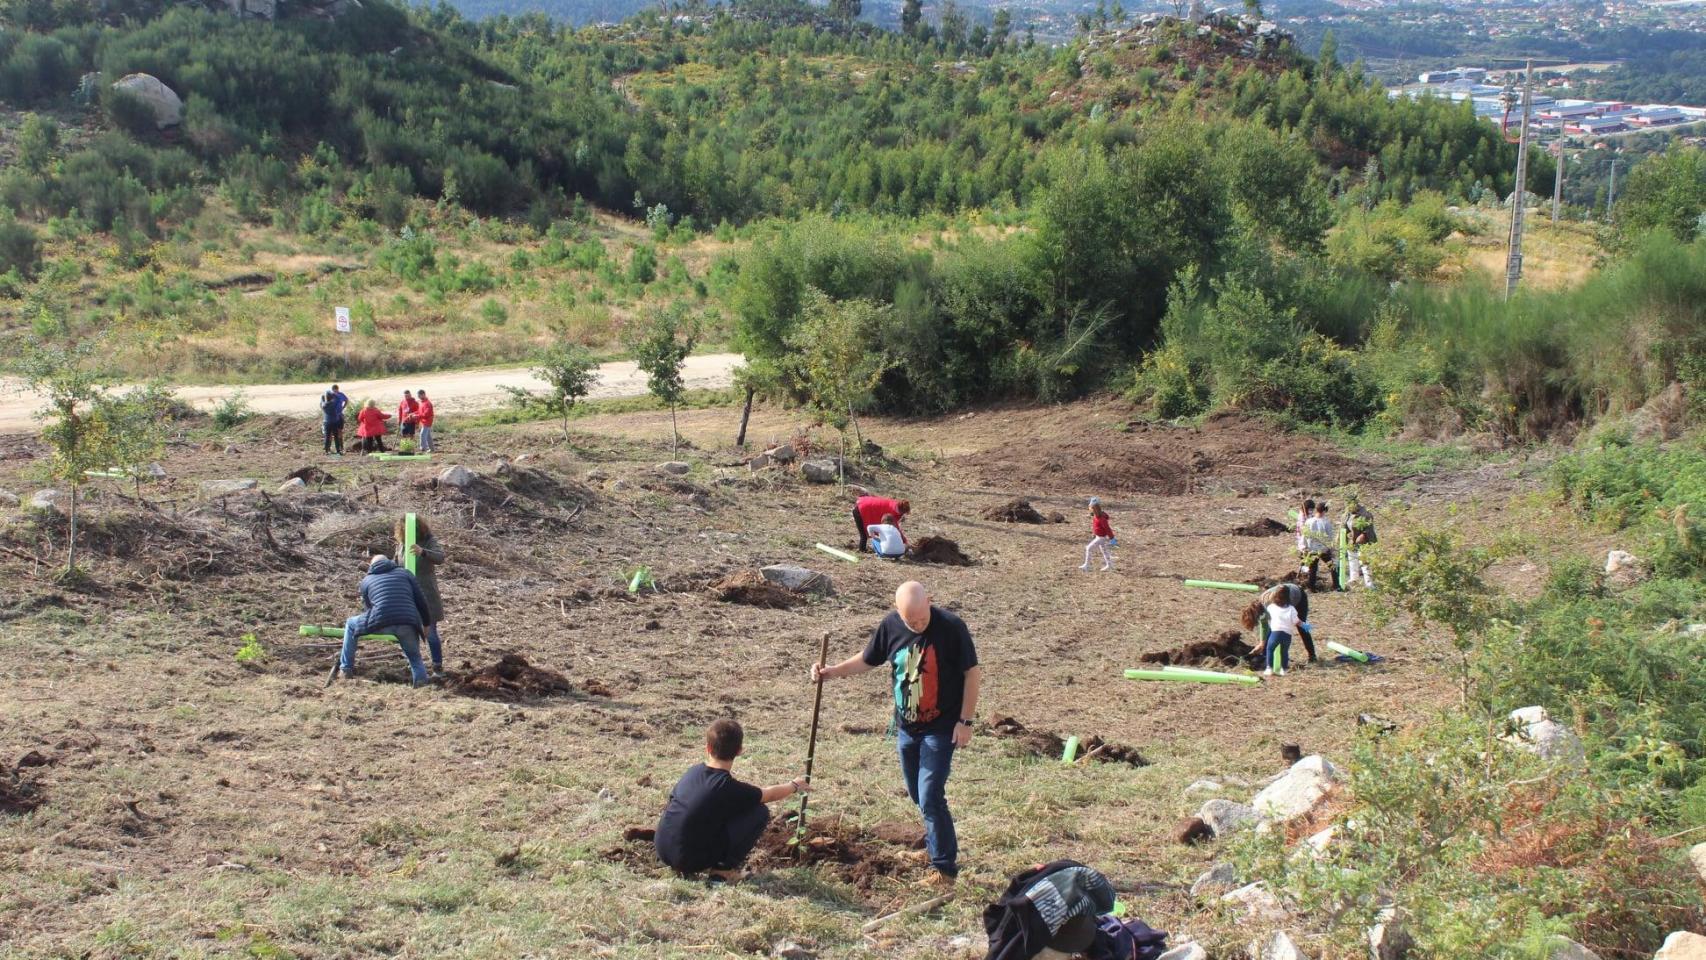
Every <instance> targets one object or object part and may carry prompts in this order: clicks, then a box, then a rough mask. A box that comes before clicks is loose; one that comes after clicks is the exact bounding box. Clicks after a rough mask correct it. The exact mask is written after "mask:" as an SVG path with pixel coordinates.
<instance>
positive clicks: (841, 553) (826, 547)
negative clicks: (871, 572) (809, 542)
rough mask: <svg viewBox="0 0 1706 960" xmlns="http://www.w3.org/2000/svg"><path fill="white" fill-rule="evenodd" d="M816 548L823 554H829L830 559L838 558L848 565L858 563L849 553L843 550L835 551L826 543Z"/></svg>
mask: <svg viewBox="0 0 1706 960" xmlns="http://www.w3.org/2000/svg"><path fill="white" fill-rule="evenodd" d="M817 548H818V549H819V550H822V551H823V552H824V553H827V554H829V555H830V556H832V557H838V558H840V559H842V560H845V561H847V562H848V563H858V562H859V558H858V557H855V556H854V555H852V554H851V553H848V552H847V551H845V550H837V549H836V548H834V547H832V546H830V545H829V544H827V543H820V544H818V545H817Z"/></svg>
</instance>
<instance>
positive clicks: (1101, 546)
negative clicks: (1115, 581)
mask: <svg viewBox="0 0 1706 960" xmlns="http://www.w3.org/2000/svg"><path fill="white" fill-rule="evenodd" d="M1113 543H1114V525H1113V523H1112V522H1110V521H1109V520H1108V514H1107V513H1106V512H1105V511H1103V509H1102V501H1101V499H1100V498H1098V497H1091V498H1090V542H1089V543H1087V544H1085V545H1084V565H1083V566H1081V567H1079V568H1078V569H1080V570H1089V569H1090V555H1091V553H1092V552H1096V551H1099V552H1100V553H1101V554H1102V569H1103V570H1112V569H1113V568H1114V555H1113V554H1111V553H1109V552H1108V548H1109V547H1110V546H1113Z"/></svg>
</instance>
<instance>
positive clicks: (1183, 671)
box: [1161, 666, 1262, 684]
mask: <svg viewBox="0 0 1706 960" xmlns="http://www.w3.org/2000/svg"><path fill="white" fill-rule="evenodd" d="M1161 672H1162V673H1177V674H1180V675H1182V676H1190V677H1225V678H1226V679H1228V680H1231V681H1232V682H1233V683H1243V684H1252V683H1261V682H1262V681H1261V680H1259V679H1257V678H1255V677H1251V676H1245V675H1244V674H1241V673H1220V672H1219V671H1215V670H1197V669H1195V668H1192V667H1174V666H1166V667H1162V668H1161Z"/></svg>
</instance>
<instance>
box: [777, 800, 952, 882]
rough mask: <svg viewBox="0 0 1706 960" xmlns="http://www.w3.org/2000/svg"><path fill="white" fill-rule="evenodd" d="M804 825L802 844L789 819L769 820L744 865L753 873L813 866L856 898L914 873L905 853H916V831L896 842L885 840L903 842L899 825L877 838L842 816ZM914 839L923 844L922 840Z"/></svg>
mask: <svg viewBox="0 0 1706 960" xmlns="http://www.w3.org/2000/svg"><path fill="white" fill-rule="evenodd" d="M807 824H808V825H807V829H806V833H807V836H806V839H805V841H804V842H803V843H798V844H796V843H794V842H793V840H794V832H795V831H794V825H793V822H792V820H790V819H783V818H777V819H776V820H773V821H771V823H770V826H769V828H767V829H766V830H765V831H764V836H762V837H760V838H759V840H758V848H757V849H756V850H754V851H753V852H752V858H751V859H750V860H749V861H747V862H748V865H749V866H750V867H751V868H752V869H754V870H766V869H777V868H780V867H787V866H811V867H817V868H818V869H819V870H820V871H821V872H825V873H828V874H829V875H830V876H832V877H834V878H835V879H838V880H841V881H842V882H844V883H847V884H849V885H851V886H852V887H854V888H855V889H857V890H858V891H859V892H860V893H871V892H872V891H873V890H874V889H875V888H876V887H877V885H878V883H879V882H880V881H882V880H884V879H894V878H898V877H901V876H904V875H905V874H907V873H908V872H910V871H913V870H916V869H917V868H918V865H916V864H915V863H913V862H912V861H910V860H908V859H907V857H906V856H905V854H906V852H907V851H908V850H913V849H917V847H915V846H914V845H913V842H914V841H913V839H912V833H913V832H917V831H916V828H914V830H913V831H907V832H905V833H904V838H903V839H901V842H900V843H896V842H894V840H891V839H884V837H885V836H887V837H891V838H902V836H903V835H902V831H901V830H900V826H899V825H885V826H884V827H879V828H878V830H879V831H882V834H883V835H879V833H878V832H877V831H869V832H868V831H865V830H861V829H860V828H859V827H858V826H857V825H855V824H851V823H848V822H847V821H846V820H844V819H842V818H840V817H836V818H834V819H832V820H818V819H811V820H808V821H807ZM918 839H919V840H920V841H921V840H922V839H923V837H922V835H920V836H919V837H918Z"/></svg>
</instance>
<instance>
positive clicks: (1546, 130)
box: [1387, 67, 1706, 138]
mask: <svg viewBox="0 0 1706 960" xmlns="http://www.w3.org/2000/svg"><path fill="white" fill-rule="evenodd" d="M1487 78H1488V71H1486V70H1484V69H1482V68H1480V67H1453V68H1451V69H1441V70H1428V71H1424V72H1423V73H1421V74H1420V75H1419V76H1418V77H1417V78H1416V79H1417V81H1418V82H1416V83H1412V84H1406V85H1404V86H1400V87H1393V88H1391V89H1390V90H1388V91H1387V93H1388V95H1390V96H1393V97H1416V98H1420V97H1440V98H1444V99H1449V100H1455V101H1457V102H1459V103H1462V102H1468V103H1469V104H1470V105H1471V106H1472V108H1473V109H1474V111H1475V115H1476V116H1478V117H1484V118H1485V119H1487V120H1488V121H1489V122H1491V123H1502V124H1503V125H1504V127H1505V129H1506V130H1514V129H1515V128H1516V127H1517V126H1518V125H1519V124H1521V123H1522V115H1521V107H1520V105H1515V106H1513V105H1511V104H1509V103H1508V102H1507V101H1506V99H1505V97H1506V93H1505V89H1504V88H1503V87H1499V86H1495V85H1493V84H1490V83H1487V82H1486V80H1487ZM1532 103H1533V107H1532V113H1531V115H1530V118H1529V130H1530V132H1532V133H1538V134H1541V135H1546V134H1551V135H1553V136H1567V137H1582V138H1594V137H1606V136H1615V135H1617V134H1625V133H1632V132H1636V131H1641V130H1653V129H1658V128H1662V127H1671V126H1678V125H1682V124H1691V123H1698V122H1701V121H1706V107H1689V106H1675V105H1671V104H1662V103H1649V104H1631V103H1620V102H1616V101H1605V100H1572V99H1565V98H1554V97H1552V96H1551V95H1549V94H1546V93H1543V92H1540V91H1539V90H1536V91H1535V93H1534V94H1533V100H1532Z"/></svg>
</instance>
